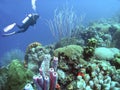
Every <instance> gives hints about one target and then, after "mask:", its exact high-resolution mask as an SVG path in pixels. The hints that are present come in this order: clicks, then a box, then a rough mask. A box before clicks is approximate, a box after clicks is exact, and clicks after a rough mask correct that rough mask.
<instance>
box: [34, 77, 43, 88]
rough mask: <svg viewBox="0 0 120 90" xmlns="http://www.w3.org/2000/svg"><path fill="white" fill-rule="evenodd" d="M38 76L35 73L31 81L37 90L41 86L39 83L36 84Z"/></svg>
mask: <svg viewBox="0 0 120 90" xmlns="http://www.w3.org/2000/svg"><path fill="white" fill-rule="evenodd" d="M38 78H39V77H38V76H37V75H35V76H33V82H34V84H35V85H36V88H37V90H42V88H41V87H40V85H39V84H38Z"/></svg>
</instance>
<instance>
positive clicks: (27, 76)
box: [6, 60, 33, 90]
mask: <svg viewBox="0 0 120 90" xmlns="http://www.w3.org/2000/svg"><path fill="white" fill-rule="evenodd" d="M32 76H33V73H32V72H31V71H30V70H28V69H25V68H24V66H23V64H22V63H21V62H20V61H18V60H13V61H12V62H11V63H10V65H9V67H8V77H7V78H8V80H7V86H6V90H16V89H18V90H21V89H22V88H23V86H24V85H25V84H26V82H29V81H30V80H31V78H32Z"/></svg>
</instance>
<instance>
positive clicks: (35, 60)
mask: <svg viewBox="0 0 120 90" xmlns="http://www.w3.org/2000/svg"><path fill="white" fill-rule="evenodd" d="M47 53H49V51H48V50H47V49H45V48H44V47H43V46H42V45H41V44H40V43H39V42H33V43H31V44H30V45H28V47H27V49H26V54H25V60H24V64H25V66H26V67H27V68H29V69H30V70H32V71H33V72H35V73H37V72H38V69H39V67H40V65H41V62H42V60H43V58H44V55H45V54H47Z"/></svg>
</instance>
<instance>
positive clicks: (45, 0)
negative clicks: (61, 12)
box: [0, 0, 120, 57]
mask: <svg viewBox="0 0 120 90" xmlns="http://www.w3.org/2000/svg"><path fill="white" fill-rule="evenodd" d="M66 2H67V4H68V7H72V6H73V9H74V10H75V12H76V14H77V15H81V14H83V13H85V15H86V16H85V19H84V21H83V23H85V24H86V23H88V22H89V21H92V20H97V19H99V18H109V17H111V16H113V15H114V14H116V13H117V12H118V11H120V0H37V2H36V7H37V11H36V12H37V13H38V14H39V15H40V18H39V19H38V21H37V23H36V25H34V27H30V28H29V29H28V30H27V31H26V32H24V33H21V34H17V35H13V36H10V37H2V36H1V35H0V57H2V56H3V54H5V53H6V52H7V51H9V50H11V49H14V48H18V49H21V50H23V51H24V52H25V49H26V47H27V45H29V44H30V43H32V42H35V41H38V42H40V43H41V44H42V45H47V44H51V43H53V42H54V41H55V39H54V37H53V36H52V33H51V32H50V30H49V27H48V26H47V25H46V22H45V20H49V19H53V15H54V10H55V9H56V8H60V7H63V6H64V5H65V4H66ZM34 12H35V11H34V10H33V9H32V6H31V0H0V32H1V33H2V30H3V28H4V27H6V26H7V25H9V24H12V23H14V22H16V23H18V24H19V23H21V21H22V20H23V19H24V18H25V17H26V15H27V14H29V13H34ZM1 33H0V34H1Z"/></svg>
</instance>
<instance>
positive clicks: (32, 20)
mask: <svg viewBox="0 0 120 90" xmlns="http://www.w3.org/2000/svg"><path fill="white" fill-rule="evenodd" d="M38 18H39V15H38V14H35V13H33V14H28V16H27V17H26V18H25V19H24V20H23V21H22V25H21V26H20V25H17V24H16V23H13V24H11V25H9V26H7V27H5V28H4V32H8V31H10V30H11V29H13V28H14V26H17V27H18V28H19V30H18V31H14V32H11V33H6V34H2V36H11V35H14V34H17V33H23V32H25V31H27V30H28V28H29V26H33V25H34V24H36V21H37V19H38Z"/></svg>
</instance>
